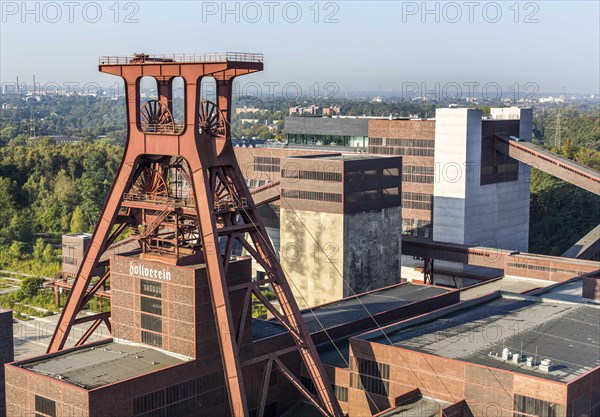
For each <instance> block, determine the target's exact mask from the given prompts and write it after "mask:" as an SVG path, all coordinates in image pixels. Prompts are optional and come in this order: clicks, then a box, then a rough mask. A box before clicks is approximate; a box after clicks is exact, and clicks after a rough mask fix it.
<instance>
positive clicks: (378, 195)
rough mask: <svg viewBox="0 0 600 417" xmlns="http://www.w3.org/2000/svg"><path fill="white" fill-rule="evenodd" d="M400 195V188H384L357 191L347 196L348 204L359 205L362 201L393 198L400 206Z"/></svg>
mask: <svg viewBox="0 0 600 417" xmlns="http://www.w3.org/2000/svg"><path fill="white" fill-rule="evenodd" d="M399 193H400V189H399V188H398V187H392V188H382V189H379V190H367V191H356V192H353V193H348V194H346V201H347V202H348V203H357V202H360V201H367V200H383V199H387V198H390V197H392V198H394V199H395V200H396V201H397V203H398V204H400V198H399V197H398V194H399Z"/></svg>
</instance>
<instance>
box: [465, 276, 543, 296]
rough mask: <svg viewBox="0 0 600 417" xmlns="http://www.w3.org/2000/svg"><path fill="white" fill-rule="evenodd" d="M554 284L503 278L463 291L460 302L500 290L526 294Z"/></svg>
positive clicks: (537, 280)
mask: <svg viewBox="0 0 600 417" xmlns="http://www.w3.org/2000/svg"><path fill="white" fill-rule="evenodd" d="M552 284H553V282H552V281H546V280H542V279H533V278H521V277H511V276H503V277H501V278H499V279H492V280H490V281H484V282H482V283H481V284H477V285H473V286H471V287H466V288H464V289H461V291H460V300H461V301H465V300H471V299H473V298H477V297H480V296H482V295H485V294H489V293H492V292H494V291H498V290H500V291H504V292H514V293H516V294H523V293H524V292H528V291H531V290H535V289H536V288H543V287H547V286H549V285H552Z"/></svg>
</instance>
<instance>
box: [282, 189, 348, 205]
mask: <svg viewBox="0 0 600 417" xmlns="http://www.w3.org/2000/svg"><path fill="white" fill-rule="evenodd" d="M281 196H282V197H283V198H294V199H298V200H313V201H326V202H328V203H341V202H342V195H341V194H337V193H324V192H321V191H303V190H285V189H282V190H281Z"/></svg>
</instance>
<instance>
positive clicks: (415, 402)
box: [380, 395, 450, 417]
mask: <svg viewBox="0 0 600 417" xmlns="http://www.w3.org/2000/svg"><path fill="white" fill-rule="evenodd" d="M449 405H450V403H449V402H446V401H442V400H437V399H435V398H429V397H423V396H421V395H419V396H417V397H414V398H411V399H410V400H408V401H405V402H403V403H402V404H399V405H397V406H396V408H394V409H393V410H390V411H389V412H387V413H383V414H381V416H380V417H438V416H439V415H440V411H441V410H443V409H444V408H446V407H448V406H449Z"/></svg>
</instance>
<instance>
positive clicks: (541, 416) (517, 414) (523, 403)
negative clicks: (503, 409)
mask: <svg viewBox="0 0 600 417" xmlns="http://www.w3.org/2000/svg"><path fill="white" fill-rule="evenodd" d="M513 408H514V413H513V416H514V417H522V416H523V417H524V416H530V415H535V416H537V417H560V416H564V415H565V410H564V408H565V407H564V406H563V405H561V404H557V403H551V402H548V401H543V400H538V399H537V398H532V397H527V396H525V395H520V394H515V397H514V407H513Z"/></svg>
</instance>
